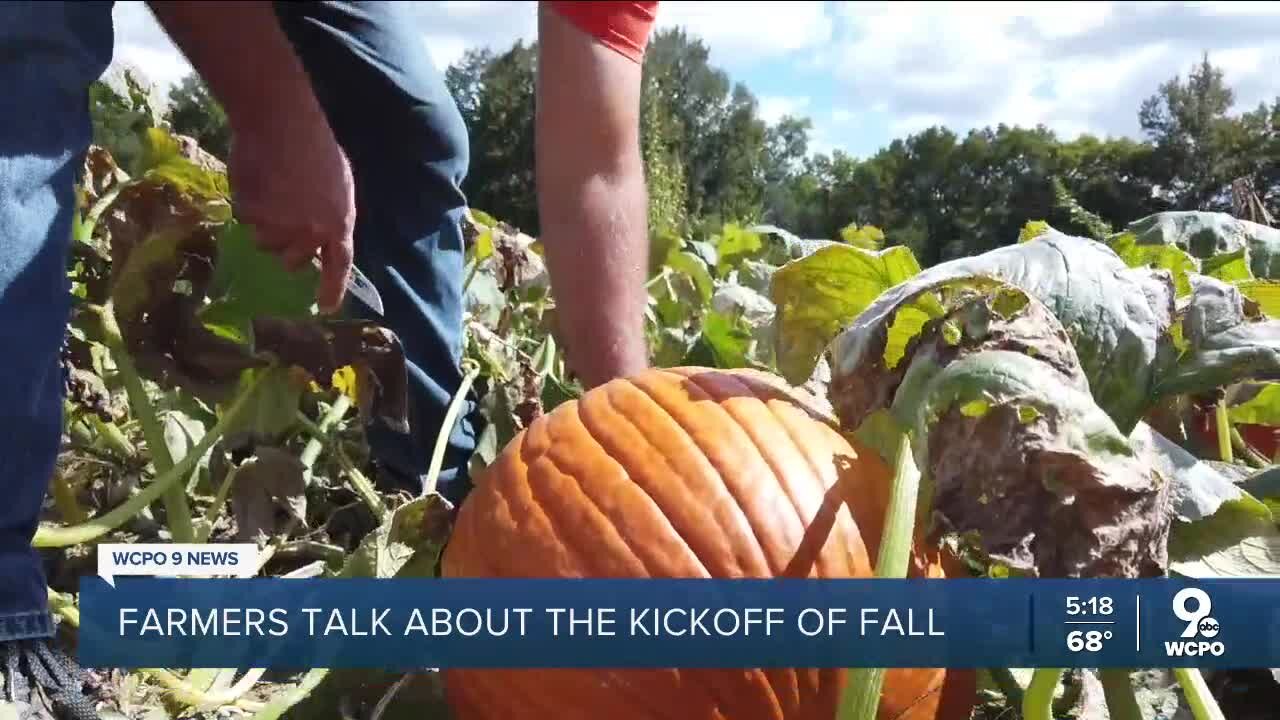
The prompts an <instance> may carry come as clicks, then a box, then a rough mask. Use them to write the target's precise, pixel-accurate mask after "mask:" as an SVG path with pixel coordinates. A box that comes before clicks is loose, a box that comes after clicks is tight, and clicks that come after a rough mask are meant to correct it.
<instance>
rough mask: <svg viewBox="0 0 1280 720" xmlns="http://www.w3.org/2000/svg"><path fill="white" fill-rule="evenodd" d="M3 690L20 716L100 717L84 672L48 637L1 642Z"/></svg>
mask: <svg viewBox="0 0 1280 720" xmlns="http://www.w3.org/2000/svg"><path fill="white" fill-rule="evenodd" d="M0 645H2V646H3V648H2V649H0V659H3V662H4V668H3V674H4V693H3V697H0V703H3V702H7V703H10V704H12V705H13V706H14V707H15V708H16V709H17V711H18V717H19V718H20V720H101V719H100V718H99V716H98V713H97V711H96V710H94V706H93V705H94V704H93V700H91V699H89V697H88V696H86V695H85V694H84V685H85V682H86V680H87V677H86V675H85V672H84V670H83V669H81V667H80V665H79V664H78V663H76V661H75V660H74V659H72V658H71V657H70V656H68V655H67V654H66V653H64V652H63V651H61V650H59V649H58V648H56V647H55V646H54V645H53V643H51V642H50V641H49V640H47V639H39V638H37V639H31V640H14V641H11V642H6V643H0Z"/></svg>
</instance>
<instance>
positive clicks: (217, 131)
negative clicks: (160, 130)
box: [165, 73, 231, 160]
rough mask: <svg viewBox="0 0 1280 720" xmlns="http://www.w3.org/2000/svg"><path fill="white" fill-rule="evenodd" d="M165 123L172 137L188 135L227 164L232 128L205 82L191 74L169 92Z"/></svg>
mask: <svg viewBox="0 0 1280 720" xmlns="http://www.w3.org/2000/svg"><path fill="white" fill-rule="evenodd" d="M165 119H166V120H167V121H168V123H169V126H170V127H171V128H173V131H174V132H175V133H178V134H179V135H187V136H189V137H191V138H194V139H195V141H196V142H197V143H198V144H199V145H200V147H201V148H204V150H206V151H207V152H209V153H212V154H213V155H214V156H216V157H218V158H220V159H222V160H226V159H227V155H228V153H230V151H231V126H230V125H229V124H228V123H227V113H226V112H225V111H224V110H223V109H222V105H220V104H219V103H218V101H217V100H216V99H214V97H213V95H212V93H210V92H209V88H208V87H207V86H206V85H205V84H204V80H203V79H202V78H201V77H200V76H199V75H197V74H195V73H192V74H190V75H188V76H186V77H185V78H183V79H182V82H181V83H179V84H178V85H177V86H175V87H174V88H173V89H171V90H170V91H169V109H168V112H167V114H166V117H165Z"/></svg>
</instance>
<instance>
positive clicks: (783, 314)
mask: <svg viewBox="0 0 1280 720" xmlns="http://www.w3.org/2000/svg"><path fill="white" fill-rule="evenodd" d="M919 272H920V265H919V263H917V262H916V259H915V256H914V255H912V253H911V251H910V250H909V249H908V248H906V247H903V246H895V247H891V248H888V249H885V250H883V251H880V252H869V251H866V250H861V249H859V248H855V247H851V246H848V245H831V246H829V247H825V248H823V249H821V250H819V251H817V252H815V253H813V254H812V255H809V256H807V257H804V258H801V259H799V260H793V261H792V262H789V263H787V264H786V265H783V266H782V267H781V268H779V269H778V270H777V271H776V272H775V273H774V274H773V279H772V282H771V286H770V292H769V295H770V298H771V299H772V300H773V302H774V305H775V306H777V309H778V315H777V328H778V331H777V335H776V340H775V342H776V352H777V357H778V367H779V369H780V371H781V373H782V375H783V376H784V377H786V379H787V381H788V382H790V383H792V384H796V385H798V384H801V383H803V382H804V381H805V380H807V379H808V378H809V375H810V374H812V372H813V369H814V367H815V366H816V365H817V363H818V358H819V357H820V356H821V355H822V352H823V350H824V349H825V348H826V347H827V345H828V344H829V343H830V342H831V339H832V338H834V337H836V335H837V334H839V332H840V331H841V330H842V329H843V328H844V327H845V326H846V325H847V324H848V323H849V322H851V321H853V319H854V318H856V317H858V315H859V313H861V312H862V311H863V310H864V309H866V308H867V307H868V306H869V305H871V303H872V302H873V301H874V300H875V299H876V298H877V297H878V296H879V295H880V294H881V293H883V292H885V291H886V290H887V289H889V288H891V287H893V286H895V285H897V284H899V283H901V282H903V281H905V280H907V279H908V278H911V277H913V276H915V275H916V274H918V273H919ZM919 320H920V318H919V317H908V318H906V319H905V321H906V322H907V323H908V324H912V323H917V326H918V321H919Z"/></svg>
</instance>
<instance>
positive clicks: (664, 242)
mask: <svg viewBox="0 0 1280 720" xmlns="http://www.w3.org/2000/svg"><path fill="white" fill-rule="evenodd" d="M683 248H684V238H682V237H680V236H679V235H677V234H676V233H674V232H672V231H671V230H662V231H660V232H655V233H654V234H653V237H652V239H650V241H649V277H653V276H654V275H657V274H658V273H659V272H661V270H662V267H663V266H664V265H670V264H671V258H672V256H673V255H675V254H676V253H678V252H680V251H681V250H682V249H683Z"/></svg>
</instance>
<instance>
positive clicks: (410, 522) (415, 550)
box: [338, 494, 451, 578]
mask: <svg viewBox="0 0 1280 720" xmlns="http://www.w3.org/2000/svg"><path fill="white" fill-rule="evenodd" d="M450 510H451V508H450V507H449V501H448V500H446V499H444V497H442V496H440V495H435V494H433V495H426V496H424V497H419V498H416V499H414V500H411V501H410V502H408V503H405V504H404V505H401V506H400V507H398V508H396V510H395V512H393V513H391V514H390V515H388V516H387V519H386V520H384V521H383V523H382V524H381V525H379V526H378V527H377V528H376V529H374V530H373V531H371V532H370V533H369V534H368V535H366V536H365V539H364V540H363V541H362V542H361V543H360V546H359V547H358V548H356V550H355V552H353V553H351V555H349V556H348V557H347V562H346V564H344V565H343V566H342V570H341V572H339V573H338V577H343V578H352V577H363V578H392V577H406V576H430V574H431V572H432V570H433V568H434V567H435V563H436V560H437V559H438V558H439V554H440V550H441V549H442V548H443V547H444V541H445V539H446V538H447V537H448V530H449V523H448V515H449V512H450Z"/></svg>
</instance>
